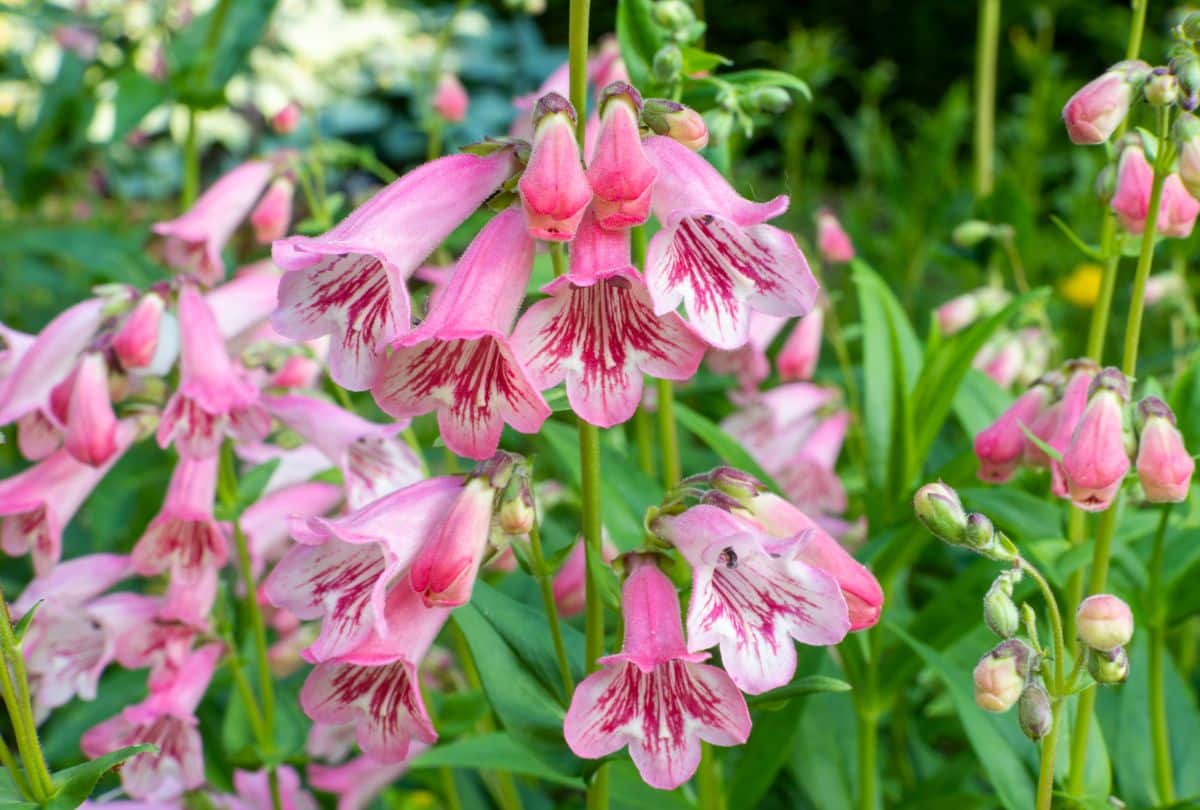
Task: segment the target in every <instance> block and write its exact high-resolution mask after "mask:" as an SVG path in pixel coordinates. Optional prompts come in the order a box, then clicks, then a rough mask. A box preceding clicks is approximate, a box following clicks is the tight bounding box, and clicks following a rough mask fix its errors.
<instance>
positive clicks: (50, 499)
mask: <svg viewBox="0 0 1200 810" xmlns="http://www.w3.org/2000/svg"><path fill="white" fill-rule="evenodd" d="M137 433H138V428H137V424H136V422H135V421H134V420H129V419H127V420H122V421H121V422H119V423H118V424H117V430H116V452H115V453H113V455H112V456H110V457H109V459H108V461H107V462H106V463H104V464H102V465H100V466H98V467H93V466H91V465H89V464H83V463H82V462H80V461H77V460H76V459H75V458H74V457H73V456H72V455H71V454H70V453H69V452H67V450H66V449H65V448H64V449H61V450H56V451H55V452H53V453H52V454H50V455H49V456H47V457H46V459H45V460H44V461H40V462H38V463H37V464H35V465H34V466H32V467H30V468H29V469H27V470H24V471H22V472H19V473H17V474H16V475H14V476H12V477H11V478H6V479H4V480H3V481H0V516H3V518H4V522H3V526H2V527H0V546H2V547H3V549H4V552H5V553H6V554H8V555H10V556H18V555H21V554H25V553H26V552H29V551H32V555H33V570H34V572H35V573H36V574H38V575H39V576H40V575H43V574H46V573H48V572H49V571H50V569H51V568H52V567H53V566H54V564H55V563H57V562H58V559H59V557H60V556H61V554H62V532H63V529H64V528H65V527H66V525H67V523H69V522H70V520H71V518H72V517H73V516H74V515H75V512H76V511H77V510H78V509H79V507H80V506H81V505H82V504H83V502H84V500H85V499H86V498H87V496H88V495H89V494H91V491H92V490H93V489H95V487H96V485H97V484H98V483H100V480H101V479H102V478H104V476H105V475H106V474H107V473H108V471H109V470H110V469H111V468H112V466H113V465H114V464H115V463H116V462H117V460H118V459H119V458H120V457H121V455H122V454H123V453H124V452H125V450H127V449H128V448H129V445H130V444H132V443H133V440H134V438H136V436H137Z"/></svg>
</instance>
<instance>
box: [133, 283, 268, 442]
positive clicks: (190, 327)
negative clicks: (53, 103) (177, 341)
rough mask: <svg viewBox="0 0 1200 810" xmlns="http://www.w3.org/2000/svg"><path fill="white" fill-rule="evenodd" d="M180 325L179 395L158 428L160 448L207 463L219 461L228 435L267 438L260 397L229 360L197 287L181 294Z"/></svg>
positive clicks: (173, 400) (173, 396)
mask: <svg viewBox="0 0 1200 810" xmlns="http://www.w3.org/2000/svg"><path fill="white" fill-rule="evenodd" d="M179 324H180V329H181V332H182V337H183V340H182V346H183V348H182V352H181V356H180V372H179V389H178V390H177V391H176V392H175V393H174V394H173V395H172V396H171V399H170V401H169V402H168V403H167V407H166V410H165V411H163V415H162V421H161V422H160V423H159V425H158V434H157V438H158V445H159V447H164V448H165V447H166V446H167V445H169V444H172V443H174V445H175V449H176V450H178V451H179V453H180V455H183V456H190V457H193V458H201V457H204V456H214V455H215V454H216V453H217V450H218V449H219V448H220V444H221V439H222V438H223V436H224V435H225V434H226V433H227V432H228V433H230V434H232V435H234V436H235V437H236V438H238V439H241V440H250V439H260V438H262V437H263V436H265V435H266V433H267V431H268V430H269V429H270V420H269V419H268V418H267V416H266V413H265V412H264V411H263V410H262V406H261V405H259V403H258V391H257V390H256V389H255V387H254V386H253V385H252V384H251V383H250V382H249V381H248V380H246V379H244V378H243V377H242V376H241V375H240V374H239V373H238V369H237V368H236V367H235V366H234V364H233V362H232V361H231V360H230V359H229V353H228V352H227V351H226V349H225V342H224V340H222V338H221V333H220V332H219V331H218V328H217V321H216V319H215V318H214V317H213V313H212V310H211V309H210V308H209V305H208V304H207V303H205V301H204V299H203V298H202V297H201V296H200V293H198V292H197V291H196V288H195V287H192V286H191V285H187V286H185V287H184V288H183V289H182V290H181V291H180V293H179Z"/></svg>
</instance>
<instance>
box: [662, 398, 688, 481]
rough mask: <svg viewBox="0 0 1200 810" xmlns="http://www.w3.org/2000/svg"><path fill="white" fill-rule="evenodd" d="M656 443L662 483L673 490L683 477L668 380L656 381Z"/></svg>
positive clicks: (673, 405)
mask: <svg viewBox="0 0 1200 810" xmlns="http://www.w3.org/2000/svg"><path fill="white" fill-rule="evenodd" d="M656 383H657V386H658V443H659V447H660V448H661V449H662V481H663V486H664V487H665V488H666V489H674V488H675V485H676V484H678V483H679V479H680V478H681V477H682V476H683V474H682V472H681V468H680V463H679V427H678V426H677V425H676V424H675V386H673V385H672V384H671V381H670V380H657V381H656Z"/></svg>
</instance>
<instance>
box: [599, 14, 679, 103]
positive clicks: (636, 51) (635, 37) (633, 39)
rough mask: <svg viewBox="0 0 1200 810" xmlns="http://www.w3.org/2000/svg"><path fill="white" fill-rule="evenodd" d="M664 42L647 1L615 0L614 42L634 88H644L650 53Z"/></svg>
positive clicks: (651, 59)
mask: <svg viewBox="0 0 1200 810" xmlns="http://www.w3.org/2000/svg"><path fill="white" fill-rule="evenodd" d="M668 41H669V38H668V36H667V32H666V31H665V30H663V28H662V27H661V26H660V25H658V23H656V22H655V21H654V4H653V3H652V2H651V0H618V2H617V42H618V43H619V44H620V46H621V59H622V60H623V61H624V62H625V67H626V69H627V70H628V71H629V78H630V80H631V83H632V84H633V86H634V87H638V88H641V89H646V88H648V87H649V86H650V85H651V83H652V82H651V78H650V70H651V68H652V67H653V66H654V55H655V54H656V53H658V51H659V49H660V48H662V47H663V46H664V45H666V44H667V42H668ZM582 113H583V111H582V110H581V111H580V114H581V115H582Z"/></svg>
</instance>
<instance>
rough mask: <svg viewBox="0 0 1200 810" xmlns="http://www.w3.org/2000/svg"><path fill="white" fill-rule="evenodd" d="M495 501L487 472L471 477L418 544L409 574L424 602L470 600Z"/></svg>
mask: <svg viewBox="0 0 1200 810" xmlns="http://www.w3.org/2000/svg"><path fill="white" fill-rule="evenodd" d="M495 501H496V486H495V484H493V483H492V479H491V476H490V475H487V474H484V475H477V476H475V477H473V478H470V479H469V480H468V481H467V483H466V486H465V487H463V490H462V493H461V494H460V495H459V496H458V499H457V500H456V501H455V502H454V505H453V506H452V507H451V508H450V512H449V514H447V515H446V517H445V519H444V520H443V521H442V522H441V525H439V526H438V527H437V528H436V529H435V530H434V531H433V533H432V535H431V536H430V537H429V540H428V541H427V542H426V543H425V544H424V545H423V546H422V547H421V551H420V553H418V554H417V556H416V559H414V560H413V563H412V570H411V571H409V575H408V578H409V581H410V582H411V583H412V587H413V590H415V591H416V592H417V593H419V594H420V595H421V598H422V600H424V602H425V605H426V606H428V607H455V606H457V605H462V604H465V603H466V602H468V601H470V599H471V591H472V589H474V587H475V578H476V577H477V576H478V574H479V566H480V564H481V563H482V562H483V554H484V552H485V551H486V550H487V545H488V537H489V534H490V529H491V524H492V510H493V507H494V505H495Z"/></svg>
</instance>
